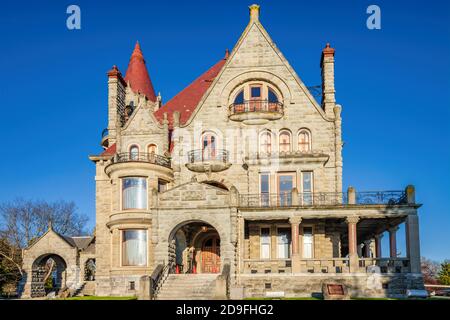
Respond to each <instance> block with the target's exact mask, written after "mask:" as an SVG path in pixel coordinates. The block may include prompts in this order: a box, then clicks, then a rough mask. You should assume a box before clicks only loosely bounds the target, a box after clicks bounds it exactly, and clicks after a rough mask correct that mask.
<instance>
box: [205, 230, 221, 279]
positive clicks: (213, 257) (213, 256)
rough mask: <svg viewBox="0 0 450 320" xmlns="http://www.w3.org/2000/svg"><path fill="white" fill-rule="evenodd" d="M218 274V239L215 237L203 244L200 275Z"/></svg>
mask: <svg viewBox="0 0 450 320" xmlns="http://www.w3.org/2000/svg"><path fill="white" fill-rule="evenodd" d="M218 272H220V239H219V236H217V235H215V236H211V237H209V238H207V239H206V240H205V241H204V242H203V246H202V273H218Z"/></svg>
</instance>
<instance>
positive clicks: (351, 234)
mask: <svg viewBox="0 0 450 320" xmlns="http://www.w3.org/2000/svg"><path fill="white" fill-rule="evenodd" d="M346 221H347V224H348V256H349V259H350V272H357V270H358V265H359V263H358V252H357V251H358V248H357V246H358V245H357V242H358V241H357V232H356V225H357V223H358V221H359V217H356V216H350V217H347V220H346Z"/></svg>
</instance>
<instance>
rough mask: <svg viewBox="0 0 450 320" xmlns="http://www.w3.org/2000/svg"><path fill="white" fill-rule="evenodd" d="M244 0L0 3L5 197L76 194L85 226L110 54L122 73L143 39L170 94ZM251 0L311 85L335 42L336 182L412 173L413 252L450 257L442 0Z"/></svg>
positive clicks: (449, 99) (223, 41)
mask: <svg viewBox="0 0 450 320" xmlns="http://www.w3.org/2000/svg"><path fill="white" fill-rule="evenodd" d="M70 4H77V5H79V6H80V8H81V14H82V16H81V27H82V29H81V30H76V31H70V30H68V29H67V28H66V18H67V14H66V8H67V6H68V5H70ZM250 4H251V2H247V1H222V2H218V1H183V2H181V1H180V2H177V1H170V2H168V1H166V2H164V1H159V2H155V3H153V2H150V1H134V0H128V1H126V2H111V1H78V0H76V1H74V2H67V1H50V0H47V1H44V0H40V1H29V2H28V3H27V2H23V1H21V2H14V3H13V2H9V3H2V10H0V28H1V29H0V30H1V34H2V36H1V42H0V70H1V71H2V74H3V76H2V79H1V80H0V81H1V86H0V98H1V100H0V101H1V109H2V120H3V121H2V125H1V126H0V134H1V135H2V137H3V139H2V143H3V145H2V148H1V153H2V156H1V157H0V177H2V183H1V184H0V201H8V200H12V199H14V198H15V197H24V198H34V199H45V200H59V199H65V200H73V201H75V202H76V203H77V205H78V207H79V211H80V212H81V213H85V214H86V215H88V216H89V217H90V224H91V225H93V224H94V219H95V185H94V174H95V171H94V164H93V163H91V162H90V161H89V160H88V155H90V154H96V153H98V152H100V150H101V148H100V146H99V142H100V134H101V131H102V129H103V128H104V127H105V126H106V121H107V119H106V116H107V113H106V108H107V86H106V83H107V78H106V72H107V71H108V70H109V69H110V67H111V66H112V65H113V64H117V65H118V66H119V68H120V70H122V72H125V70H126V66H127V63H128V59H129V57H130V54H131V51H132V49H133V46H134V43H135V42H136V40H139V41H140V43H141V47H142V50H143V52H144V55H145V57H146V60H147V65H148V67H149V72H150V75H151V78H152V81H153V84H154V86H155V89H156V91H160V92H161V94H162V97H163V99H164V101H167V100H168V99H170V98H171V97H172V96H173V95H174V94H176V93H177V92H178V91H179V90H181V89H182V88H183V87H184V86H185V85H187V84H188V83H190V81H192V80H193V79H195V78H196V77H197V76H198V75H199V74H201V73H202V72H203V71H205V70H206V69H208V68H209V67H210V66H211V65H213V64H214V63H215V62H217V61H218V60H219V59H220V58H222V57H223V55H224V51H225V49H226V48H230V49H232V48H233V46H234V44H235V43H236V41H237V40H238V38H239V36H240V34H241V32H242V31H243V30H244V28H245V26H246V24H247V22H248V9H247V6H248V5H250ZM259 4H261V21H262V23H263V25H264V26H265V27H266V29H267V30H268V32H269V33H270V35H271V36H272V38H273V40H274V41H275V43H276V44H277V46H278V47H279V48H280V49H281V51H282V52H283V53H284V55H285V56H286V58H287V59H288V60H289V61H290V63H291V65H292V66H293V67H294V68H295V70H296V71H297V73H298V74H299V76H300V78H301V79H302V80H303V81H304V82H305V84H306V85H307V86H313V85H318V84H320V68H319V61H320V52H321V49H322V48H323V47H324V45H325V43H326V42H330V43H331V44H332V46H333V47H335V48H336V90H337V94H336V97H337V100H338V103H340V104H342V107H343V114H342V116H343V139H344V141H345V146H344V151H343V152H344V154H343V156H344V186H345V187H347V186H349V185H352V186H354V187H355V188H356V189H357V190H361V191H362V190H397V189H403V188H404V187H405V186H406V185H408V184H414V185H415V186H416V190H417V200H418V202H420V203H423V204H424V205H423V207H422V208H421V209H420V222H421V230H420V231H421V238H422V239H421V240H422V243H421V245H422V255H425V256H427V257H429V258H432V259H436V260H442V259H444V258H450V249H449V245H448V243H449V237H448V233H449V231H450V212H449V211H450V210H449V207H448V201H449V199H450V184H449V182H450V148H449V147H450V143H449V138H450V130H449V121H450V120H449V119H450V59H449V58H450V25H449V23H448V22H449V21H450V5H449V3H448V1H375V2H369V1H362V0H358V1H356V0H355V1H320V2H315V1H259ZM371 4H377V5H379V6H380V8H381V17H382V25H381V26H382V29H381V30H368V29H367V28H366V19H367V17H368V15H367V14H366V8H367V7H368V6H369V5H371ZM401 231H403V230H401ZM399 237H400V239H399V242H400V243H401V245H400V246H401V247H402V246H403V247H404V243H403V240H402V237H403V234H402V233H399ZM385 238H386V237H385ZM385 240H387V239H385ZM400 251H402V249H400ZM385 252H387V251H385ZM403 252H404V251H403Z"/></svg>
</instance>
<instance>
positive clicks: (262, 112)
mask: <svg viewBox="0 0 450 320" xmlns="http://www.w3.org/2000/svg"><path fill="white" fill-rule="evenodd" d="M236 92H237V93H236V94H235V95H234V97H233V96H231V97H230V98H231V99H232V100H231V104H230V107H229V111H230V114H229V116H230V119H231V120H234V121H243V122H244V123H245V124H262V123H266V122H267V121H269V120H276V119H280V118H281V117H282V116H283V113H284V110H283V104H282V103H281V101H282V96H281V93H280V92H279V91H278V89H277V88H275V87H274V86H272V85H271V84H268V83H265V82H262V81H252V82H249V83H246V84H244V85H242V87H240V88H239V89H238V90H236Z"/></svg>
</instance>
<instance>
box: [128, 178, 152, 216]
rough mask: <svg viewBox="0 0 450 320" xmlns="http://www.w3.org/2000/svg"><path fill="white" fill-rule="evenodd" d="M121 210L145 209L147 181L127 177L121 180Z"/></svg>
mask: <svg viewBox="0 0 450 320" xmlns="http://www.w3.org/2000/svg"><path fill="white" fill-rule="evenodd" d="M122 208H123V209H124V210H126V209H147V179H146V178H143V177H128V178H123V179H122Z"/></svg>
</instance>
